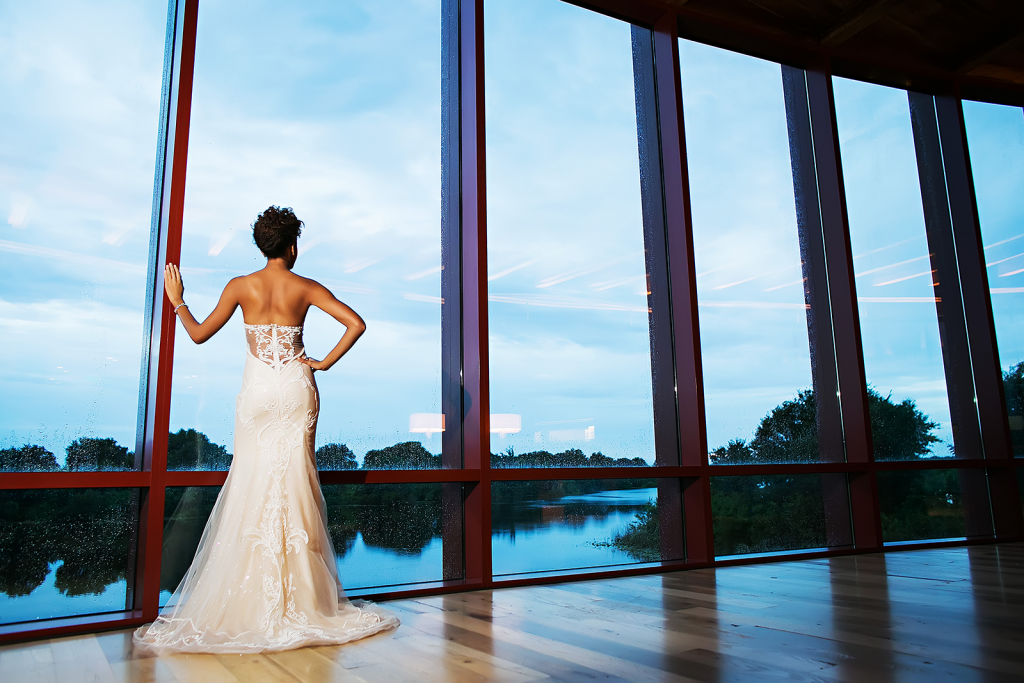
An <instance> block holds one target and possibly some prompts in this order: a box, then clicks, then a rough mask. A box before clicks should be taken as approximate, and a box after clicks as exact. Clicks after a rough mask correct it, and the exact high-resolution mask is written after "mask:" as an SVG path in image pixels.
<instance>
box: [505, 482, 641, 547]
mask: <svg viewBox="0 0 1024 683" xmlns="http://www.w3.org/2000/svg"><path fill="white" fill-rule="evenodd" d="M656 485H657V484H656V480H655V479H607V480H606V479H572V480H565V481H497V482H494V483H492V484H491V510H492V511H491V527H492V529H493V531H494V533H497V534H506V535H508V536H510V537H512V538H515V535H516V533H517V532H523V531H532V530H534V529H537V528H540V527H545V526H548V525H550V524H551V523H553V522H557V523H560V524H564V525H566V526H569V527H574V528H579V527H582V526H583V525H584V524H585V523H586V521H587V520H588V519H597V520H604V519H607V518H608V516H609V515H612V514H614V513H621V512H635V511H637V510H640V509H641V508H642V507H643V504H642V503H636V504H629V503H625V502H619V503H604V502H600V501H595V500H574V498H575V497H582V496H586V495H589V494H593V493H599V492H603V491H625V490H631V489H646V488H653V487H655V486H656Z"/></svg>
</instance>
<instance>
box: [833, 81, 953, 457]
mask: <svg viewBox="0 0 1024 683" xmlns="http://www.w3.org/2000/svg"><path fill="white" fill-rule="evenodd" d="M832 82H833V85H834V89H835V99H836V118H837V122H838V128H839V142H840V147H841V150H842V161H843V178H844V182H845V183H846V205H847V209H848V211H849V220H850V243H851V246H852V248H853V270H854V275H855V277H856V280H857V302H858V307H859V309H860V330H861V342H862V343H863V346H864V372H865V375H866V377H867V381H868V392H869V399H870V403H871V425H872V436H873V440H874V445H875V459H876V460H916V459H918V458H922V457H951V456H952V455H953V432H952V423H951V421H950V415H949V401H948V399H947V397H946V375H945V371H944V369H943V366H942V345H941V343H940V341H939V321H938V316H937V315H936V309H935V292H934V288H933V285H932V266H931V261H930V258H929V249H928V240H927V237H926V235H925V226H924V210H923V209H922V207H921V186H920V184H919V182H918V174H917V157H916V155H915V152H914V134H913V130H912V129H911V125H910V105H909V104H908V102H907V93H906V91H903V90H895V89H892V88H885V87H882V86H880V85H872V84H869V83H861V82H859V81H850V80H846V79H842V78H833V79H832ZM887 416H888V417H887ZM890 419H895V420H899V421H900V423H901V427H900V429H894V428H893V426H892V425H891V424H890V421H889V420H890ZM910 432H913V434H914V436H913V438H902V437H900V438H894V437H899V436H900V435H905V436H906V435H908V434H909V433H910Z"/></svg>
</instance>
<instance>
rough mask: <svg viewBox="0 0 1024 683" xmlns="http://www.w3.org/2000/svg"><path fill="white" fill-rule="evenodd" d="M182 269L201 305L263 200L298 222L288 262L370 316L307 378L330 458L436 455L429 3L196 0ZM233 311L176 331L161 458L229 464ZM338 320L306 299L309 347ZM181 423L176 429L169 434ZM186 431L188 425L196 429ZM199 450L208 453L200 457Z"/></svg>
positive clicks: (434, 70) (428, 459)
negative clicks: (341, 351) (168, 452)
mask: <svg viewBox="0 0 1024 683" xmlns="http://www.w3.org/2000/svg"><path fill="white" fill-rule="evenodd" d="M200 15H201V16H200V19H199V31H198V37H197V47H196V67H195V86H194V92H193V104H192V123H191V131H190V140H189V160H188V162H189V166H188V187H187V190H186V199H185V214H184V225H183V238H182V256H181V266H182V273H183V279H184V282H185V286H186V299H187V301H188V302H189V306H190V308H191V310H192V312H193V313H194V314H195V315H196V316H197V317H198V318H200V319H202V318H203V317H204V316H205V315H207V314H208V313H209V312H210V311H211V310H212V309H213V307H214V306H215V305H216V302H217V298H218V297H219V296H220V293H221V290H222V289H223V287H224V286H225V285H226V284H227V281H228V280H229V279H230V278H231V277H234V276H236V275H240V274H243V273H249V272H252V271H254V270H257V269H259V268H262V267H263V265H264V263H265V261H264V260H263V258H262V257H261V255H260V253H259V250H258V249H257V248H256V246H255V245H254V244H253V240H252V231H251V225H252V223H253V221H254V220H255V219H256V216H257V214H258V213H260V212H261V211H263V210H264V209H266V208H267V205H268V204H275V205H280V206H290V207H292V208H293V209H294V210H295V212H296V215H298V217H299V218H300V219H302V220H303V221H305V223H306V225H305V227H304V229H303V234H302V237H300V239H299V258H298V262H297V264H296V272H298V273H301V274H302V275H305V276H307V277H312V278H314V279H316V280H318V281H319V282H321V283H322V284H324V285H325V286H326V287H328V289H330V290H332V292H333V293H334V294H335V295H336V296H337V297H338V298H339V299H341V300H342V301H344V302H346V303H347V304H349V305H350V306H351V307H352V308H353V309H355V310H356V312H358V313H359V314H360V315H362V317H363V318H364V319H365V320H366V323H367V331H366V333H365V335H364V336H363V338H362V339H361V341H360V343H359V344H358V345H357V346H356V347H355V348H354V349H353V350H352V352H351V353H350V354H349V355H347V356H346V357H345V359H344V360H343V361H342V362H341V363H339V364H338V365H337V366H335V367H334V368H332V371H331V372H330V373H329V374H319V375H318V376H317V380H318V385H319V390H320V397H321V406H322V411H321V413H320V419H319V424H318V428H317V447H318V448H319V449H324V448H326V449H327V451H324V452H323V453H322V458H321V460H323V461H324V462H325V465H326V468H327V469H345V468H348V467H352V466H356V465H359V466H364V467H375V468H381V467H383V468H391V469H396V468H397V469H412V468H424V467H427V468H429V467H437V466H438V465H437V463H436V461H437V460H438V458H437V454H439V453H440V450H441V439H440V430H441V428H442V421H441V419H440V417H439V416H440V413H441V408H440V364H441V347H440V344H441V341H440V339H441V332H440V314H441V309H440V302H441V300H440V271H441V267H440V262H441V261H440V226H439V221H440V105H439V94H440V65H439V60H440V27H439V24H438V7H437V4H436V3H433V2H428V3H420V2H399V3H378V2H370V1H369V0H367V1H365V2H356V3H352V2H346V3H340V4H333V5H332V4H328V5H319V6H315V7H314V6H307V5H304V6H297V7H291V8H289V9H288V11H287V12H282V11H281V7H280V6H279V5H277V4H275V3H270V2H262V3H256V4H253V3H251V2H246V3H243V2H229V3H215V4H210V5H203V7H202V9H201V10H200ZM242 323H243V321H242V316H241V314H240V313H236V315H235V317H234V318H233V319H232V320H231V321H230V322H229V323H228V325H227V326H226V327H225V329H224V330H223V331H222V332H221V333H220V334H218V335H217V336H216V337H214V338H213V339H212V340H211V341H210V342H209V343H207V344H205V345H203V346H196V345H194V344H193V343H192V341H191V340H190V339H189V338H188V335H187V334H185V333H184V332H183V331H182V330H180V329H179V331H178V334H177V337H176V344H175V369H174V401H173V405H172V409H171V432H172V436H171V442H172V445H173V444H176V443H177V442H182V443H183V444H186V445H185V446H182V448H184V449H186V450H185V451H182V454H181V457H180V458H178V459H176V460H174V461H170V460H169V464H168V466H169V468H171V469H226V468H227V466H228V464H229V463H230V457H231V451H232V449H233V447H232V443H231V439H232V437H231V435H232V433H233V429H234V405H235V403H234V396H235V394H236V393H237V391H238V388H239V386H240V384H239V383H240V381H241V380H240V378H241V376H242V366H243V363H244V360H245V352H244V347H243V343H244V342H243V332H242ZM343 332H344V328H343V327H342V326H341V325H339V324H338V323H337V322H335V321H334V320H333V319H332V318H330V317H329V316H327V315H326V314H324V313H322V312H321V311H319V310H317V309H313V310H312V311H311V312H310V315H309V317H308V319H307V321H306V326H305V330H304V332H303V337H304V341H305V345H306V349H307V353H308V354H309V355H310V356H312V357H314V358H322V357H323V356H324V355H326V354H327V352H328V351H330V349H331V348H333V347H334V345H335V344H336V343H337V341H338V339H339V338H340V337H341V334H342V333H343ZM183 430H184V431H183ZM188 430H195V432H197V433H198V434H197V435H193V434H190V433H189V431H188ZM210 453H213V454H214V457H210V456H209V455H208V454H210Z"/></svg>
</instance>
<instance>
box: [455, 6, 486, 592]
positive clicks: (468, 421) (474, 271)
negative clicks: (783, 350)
mask: <svg viewBox="0 0 1024 683" xmlns="http://www.w3.org/2000/svg"><path fill="white" fill-rule="evenodd" d="M459 15H460V16H459V50H460V58H459V92H460V113H461V155H462V156H461V174H462V179H461V187H460V190H461V203H462V216H461V223H462V225H461V228H462V230H461V247H462V261H461V266H462V349H463V351H462V354H463V355H462V372H463V381H462V386H463V402H464V403H463V423H462V433H463V463H464V467H467V468H470V469H479V470H480V483H479V484H477V485H476V486H475V487H473V488H472V490H470V491H469V493H468V495H467V496H466V507H465V511H466V513H465V514H466V578H467V579H468V580H470V581H480V582H482V583H483V584H484V585H490V582H491V478H490V470H491V462H490V461H491V459H490V440H489V437H490V395H489V390H490V383H489V376H488V354H487V351H488V340H487V189H486V187H487V186H486V158H485V145H486V139H485V129H484V3H483V0H463V1H462V3H461V4H460V7H459Z"/></svg>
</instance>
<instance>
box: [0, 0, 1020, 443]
mask: <svg viewBox="0 0 1024 683" xmlns="http://www.w3.org/2000/svg"><path fill="white" fill-rule="evenodd" d="M166 11H167V8H166V4H164V3H162V2H159V1H155V2H149V1H146V2H142V1H140V2H126V1H125V2H116V1H115V2H108V3H105V4H104V5H103V6H102V7H93V6H90V7H89V8H88V11H86V9H85V8H84V7H83V6H77V5H75V4H71V3H67V2H65V1H62V0H49V1H42V2H37V3H20V4H16V3H5V4H3V5H2V6H0V88H2V90H3V92H5V93H7V94H8V96H6V97H4V98H3V99H2V100H0V131H4V132H3V133H0V259H2V263H3V268H0V334H2V335H3V337H4V338H5V339H6V340H7V344H6V345H5V347H6V348H7V349H8V353H6V354H4V355H3V357H2V358H0V378H2V381H3V383H4V389H5V391H4V394H3V398H2V399H0V400H2V406H3V409H2V410H0V447H10V446H19V445H22V444H23V443H27V442H31V443H38V444H41V445H44V446H46V447H47V448H49V449H50V450H51V451H53V452H54V453H55V454H56V455H57V456H58V459H60V460H62V459H63V453H64V449H65V447H66V446H67V445H68V444H69V443H70V442H71V441H72V440H73V439H75V438H78V437H81V436H91V437H112V438H115V439H116V440H117V441H118V442H119V443H121V444H122V445H125V446H128V447H129V448H133V447H134V443H135V428H136V415H137V399H138V387H139V367H140V362H141V346H142V344H141V341H142V337H141V334H142V314H143V309H144V301H143V289H144V283H145V268H146V265H145V261H146V258H147V254H148V244H149V224H150V211H151V203H152V192H153V174H154V163H155V150H156V138H157V123H158V121H157V116H158V110H159V98H160V83H161V68H162V58H163V36H164V30H165V21H166ZM485 37H486V39H485V59H486V64H487V70H486V75H485V95H486V121H487V139H486V143H487V164H488V165H487V171H488V178H487V188H488V197H487V199H488V209H489V214H488V237H489V247H490V249H489V253H488V264H487V267H488V279H489V289H490V311H491V317H490V321H489V323H490V335H491V337H490V354H491V366H490V372H491V382H492V384H491V407H492V412H493V413H497V414H502V415H515V416H518V420H515V419H512V421H511V422H508V424H510V425H513V427H512V429H518V430H519V431H512V432H510V433H506V434H505V435H503V436H502V435H498V434H494V435H493V436H492V450H494V451H495V452H497V451H504V450H506V449H507V448H510V447H511V448H513V449H514V450H515V452H525V451H529V450H535V449H540V448H543V449H545V450H549V451H553V452H557V451H561V450H564V449H566V448H581V449H582V450H584V451H585V452H587V453H588V454H589V453H591V452H594V451H601V452H603V453H604V454H605V455H608V456H611V457H642V458H644V459H646V460H647V461H649V462H650V461H652V460H653V455H654V453H653V448H654V446H653V424H652V421H653V418H652V408H651V395H650V386H651V385H650V383H651V376H650V347H649V338H648V331H647V314H646V300H645V294H644V280H643V277H644V259H643V235H642V221H641V214H640V183H639V169H638V162H637V140H636V119H635V111H634V99H633V87H632V83H633V75H632V60H631V53H630V28H629V26H628V25H627V24H625V23H623V22H620V21H618V20H615V19H611V18H608V17H604V16H601V15H598V14H595V13H593V12H589V11H587V10H584V9H581V8H579V7H575V6H571V5H566V4H563V3H560V2H557V0H517V1H514V2H513V1H512V0H487V2H486V4H485ZM439 54H440V22H439V5H438V2H437V1H436V0H423V1H421V0H404V1H403V2H394V3H391V2H389V3H379V2H373V1H371V0H362V1H356V0H353V1H349V2H345V3H332V2H326V1H325V2H306V3H301V4H293V5H290V6H289V11H288V12H282V11H281V10H280V6H279V5H278V4H275V3H270V2H260V1H256V2H247V3H244V4H243V3H241V2H235V1H228V0H208V1H204V2H203V4H202V6H201V9H200V17H199V34H198V43H197V51H196V72H195V86H194V94H193V109H192V121H191V133H190V135H191V137H190V147H189V165H188V181H187V186H186V195H185V212H184V226H183V229H184V237H183V247H182V257H181V266H182V271H183V274H184V282H185V288H186V289H185V298H186V301H188V302H189V305H190V308H191V309H192V310H193V311H194V312H195V314H196V315H197V316H200V317H202V316H204V315H205V314H206V313H208V312H209V311H210V310H212V308H213V306H214V305H215V303H216V299H217V297H218V296H219V293H220V291H221V289H222V288H223V286H224V285H225V284H226V282H227V281H228V280H229V279H230V278H231V277H234V276H236V275H239V274H243V273H246V272H251V271H252V270H255V269H257V268H259V267H261V266H262V263H263V261H262V259H261V258H260V257H259V252H258V250H257V249H256V247H255V246H254V245H253V243H252V239H251V231H250V226H251V224H252V222H253V220H254V219H255V218H256V215H257V214H258V213H259V212H260V211H261V210H263V209H265V208H266V207H267V206H268V205H270V204H276V205H283V206H291V207H293V208H294V209H295V211H296V213H297V214H298V216H299V217H300V218H301V219H303V220H304V221H305V222H306V227H305V229H304V232H303V236H302V238H301V239H300V241H299V248H300V256H299V260H298V264H297V266H296V270H297V272H299V273H300V274H303V275H306V276H309V277H313V278H315V279H318V280H320V281H322V282H323V283H324V284H325V285H327V286H328V287H329V288H330V289H332V291H334V292H335V294H336V295H338V297H339V298H341V299H342V300H343V301H345V302H346V303H348V304H349V305H351V306H352V307H353V308H354V309H355V310H356V311H357V312H359V313H360V314H361V315H362V316H363V317H364V318H365V319H366V321H367V324H368V329H367V332H366V334H365V336H364V337H363V339H361V340H360V342H359V344H357V345H356V347H355V348H354V349H353V351H352V352H351V353H350V354H349V355H348V356H346V358H345V359H344V360H343V361H342V362H341V363H339V364H338V365H337V366H335V368H334V369H332V370H331V372H329V373H322V374H318V376H317V381H318V384H319V387H320V392H321V404H322V412H321V417H320V424H319V430H318V444H324V443H329V442H343V443H347V444H348V445H349V446H350V447H351V448H352V449H353V450H354V451H355V452H356V454H357V456H358V457H360V458H361V457H362V456H363V455H364V454H365V453H366V451H367V450H369V449H372V448H380V447H382V446H387V445H390V444H393V443H396V442H398V441H404V440H420V441H422V442H423V443H424V445H425V446H426V447H427V448H428V449H429V450H430V451H432V452H434V453H437V452H439V450H440V438H439V436H438V435H436V434H435V435H433V436H431V437H430V438H427V435H426V434H423V433H411V432H410V431H409V429H410V424H409V421H410V416H411V415H413V414H417V413H428V414H436V413H439V412H440V398H439V394H440V310H441V305H442V304H441V303H440V299H439V297H440V219H439V216H440V104H439V95H440V76H439V70H440V58H439ZM680 60H681V68H682V74H681V76H682V83H683V100H684V110H685V120H686V126H687V144H688V151H689V159H688V164H689V172H690V178H691V192H692V203H693V219H694V243H695V247H696V265H697V273H698V280H697V281H698V298H699V301H700V307H699V312H700V325H701V346H702V352H703V364H704V376H705V388H706V401H707V424H708V443H709V446H710V447H711V448H714V447H716V446H720V445H724V444H725V443H727V442H728V441H729V440H731V439H735V438H743V439H749V438H751V437H752V436H753V433H754V430H755V429H756V427H757V424H758V422H759V421H760V420H761V418H762V417H764V415H765V414H767V413H768V412H769V411H770V410H771V409H772V408H773V407H775V406H776V405H778V404H779V403H780V402H782V401H784V400H786V399H788V398H792V397H794V396H795V395H796V393H797V391H799V390H801V389H806V388H809V387H810V385H811V373H810V358H809V353H808V345H807V330H806V320H805V313H804V307H803V294H802V290H801V286H800V277H801V275H800V254H799V245H798V240H797V231H796V218H795V210H794V203H793V186H792V176H791V171H790V166H789V151H788V143H787V133H786V119H785V106H784V102H783V98H782V81H781V71H780V68H779V66H778V65H777V64H773V63H770V62H765V61H761V60H757V59H754V58H752V57H747V56H743V55H738V54H733V53H728V52H726V51H723V50H719V49H717V48H711V47H708V46H703V45H699V44H695V43H690V42H687V41H681V44H680ZM835 91H836V105H837V116H838V123H839V133H840V143H841V150H842V161H843V165H844V174H845V181H846V187H847V193H848V202H849V210H850V225H851V239H852V242H853V246H854V253H855V255H856V256H857V258H856V259H855V269H856V271H857V286H858V296H859V297H860V298H861V299H862V303H861V306H860V308H861V314H862V326H863V335H864V339H863V341H864V348H865V365H866V370H867V375H868V381H869V382H870V383H871V384H872V385H873V386H874V387H875V388H876V389H878V390H879V391H880V392H881V393H883V394H888V393H889V392H892V397H893V399H894V400H903V399H904V398H911V399H913V400H914V401H916V402H917V404H918V406H919V407H920V408H921V409H922V410H923V411H924V412H925V413H926V414H927V415H928V416H929V417H930V418H931V419H933V420H934V421H936V422H938V423H939V424H940V428H939V430H938V431H937V435H938V436H940V438H942V439H943V440H944V441H948V438H949V435H948V422H949V414H948V407H947V405H946V403H945V397H944V379H943V374H942V363H941V355H940V352H939V348H938V332H937V323H936V321H935V315H934V307H933V306H931V305H930V304H928V303H926V302H922V301H921V299H926V298H927V297H928V296H929V293H928V287H927V278H926V277H923V276H920V275H919V273H921V272H923V271H924V270H926V269H925V268H922V267H920V266H921V264H922V263H923V262H922V261H919V260H915V259H920V258H921V256H922V255H926V254H927V250H926V244H925V242H924V237H923V234H924V227H923V216H922V211H921V204H920V191H919V189H918V187H917V180H916V169H915V167H914V156H913V141H912V137H911V134H910V122H909V114H908V111H907V100H906V94H905V93H902V92H900V91H897V90H891V89H887V88H883V87H881V86H874V85H866V84H861V83H855V82H851V81H844V80H841V79H836V82H835ZM965 117H966V120H967V126H968V137H969V142H970V146H971V157H972V162H973V169H974V174H975V178H976V180H977V181H978V188H979V189H978V202H979V213H980V216H981V220H982V231H983V236H984V239H985V243H986V254H987V255H988V256H989V257H990V258H989V261H990V263H992V266H991V268H990V278H991V279H992V286H993V288H994V289H993V292H994V295H993V306H994V310H995V312H996V325H997V331H998V334H999V343H1000V358H1001V362H1002V363H1003V365H1004V367H1008V366H1009V365H1011V364H1013V363H1016V362H1019V361H1020V360H1022V359H1024V358H1022V356H1024V348H1021V342H1020V341H1019V340H1020V339H1022V336H1021V335H1020V334H1019V332H1020V331H1021V330H1019V329H1018V328H1019V326H1020V325H1022V323H1021V322H1019V321H1020V320H1021V319H1022V317H1021V316H1020V315H1019V314H1018V313H1019V309H1020V305H1021V304H1020V303H1019V301H1020V298H1021V295H1022V294H1024V288H1022V285H1024V281H1022V280H1024V265H1020V264H1019V261H1024V240H1018V241H1014V238H1015V237H1016V236H1019V235H1020V234H1022V233H1024V228H1022V227H1021V226H1022V223H1024V202H1022V201H1021V200H1020V199H1019V198H1020V197H1024V187H1021V184H1022V183H1024V180H1022V179H1024V168H1021V166H1022V164H1024V154H1022V153H1021V152H1024V116H1022V114H1021V110H1020V109H1019V108H1010V107H1001V106H997V105H984V104H976V103H967V104H965ZM15 131H16V133H14V132H15ZM1018 257H1020V258H1018ZM1013 259H1018V261H1014V260H1013ZM1017 270H1020V272H1019V273H1018V272H1015V271H1017ZM241 325H242V321H241V314H240V313H236V314H235V317H234V318H233V319H232V320H231V321H230V322H229V323H228V325H227V326H226V328H225V329H224V330H223V331H222V332H221V333H220V334H218V335H217V336H216V337H214V338H213V339H212V340H211V341H210V342H208V343H206V344H204V345H202V346H196V345H193V344H192V343H191V342H190V341H189V340H188V338H187V335H185V334H184V333H183V331H182V330H180V328H179V330H178V334H177V340H176V345H175V366H174V380H173V382H174V383H173V393H172V408H171V428H172V429H173V430H177V429H179V428H190V427H191V428H196V429H199V430H200V431H203V432H205V433H206V434H207V435H209V436H210V438H211V439H212V440H213V441H215V442H217V443H221V444H224V445H226V446H228V450H232V445H231V440H232V433H233V413H234V397H235V395H236V394H237V392H238V389H239V387H240V383H241V371H242V365H243V363H244V358H245V356H244V348H243V343H244V340H243V334H242V329H241ZM342 331H343V330H342V328H341V326H340V325H339V324H337V323H336V322H334V321H333V320H332V319H330V318H328V317H327V316H326V315H324V314H322V313H320V312H313V313H311V314H310V317H309V319H308V320H307V328H306V344H307V348H308V350H309V353H310V354H311V355H313V356H314V357H319V356H322V355H323V354H325V353H326V352H327V351H328V350H329V349H330V348H331V347H332V346H333V345H334V343H335V342H336V340H337V338H338V337H339V336H340V335H341V333H342ZM503 419H505V420H506V421H507V420H509V419H511V418H503ZM496 424H497V421H496ZM935 454H937V455H945V454H947V453H946V449H945V447H944V446H942V445H937V446H936V448H935Z"/></svg>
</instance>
